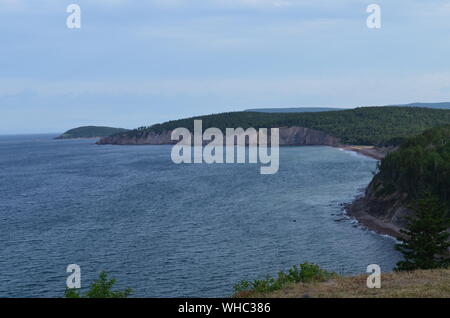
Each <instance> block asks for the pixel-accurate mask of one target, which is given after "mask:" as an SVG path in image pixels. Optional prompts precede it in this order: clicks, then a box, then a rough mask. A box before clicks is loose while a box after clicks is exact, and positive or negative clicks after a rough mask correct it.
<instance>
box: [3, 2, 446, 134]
mask: <svg viewBox="0 0 450 318" xmlns="http://www.w3.org/2000/svg"><path fill="white" fill-rule="evenodd" d="M72 3H75V4H78V5H79V6H80V8H81V28H80V29H69V28H67V26H66V19H67V17H68V16H69V13H67V12H66V8H67V6H68V5H69V4H72ZM373 3H375V4H378V5H379V6H380V8H381V28H380V29H369V28H368V27H367V25H366V20H367V17H368V16H369V15H370V14H369V13H367V12H366V9H367V6H368V5H369V4H373ZM440 101H450V1H446V0H440V1H437V0H427V1H423V0H395V1H392V0H387V1H381V0H370V1H365V0H340V1H336V0H309V1H305V0H71V1H65V0H0V134H20V133H47V132H48V133H50V132H51V133H58V132H63V131H65V130H68V129H70V128H73V127H78V126H83V125H105V126H113V127H124V128H135V127H139V126H148V125H151V124H154V123H157V122H163V121H166V120H171V119H178V118H181V117H187V116H194V115H203V114H211V113H219V112H226V111H237V110H243V109H248V108H263V107H271V108H274V107H316V106H317V107H355V106H369V105H386V104H404V103H410V102H440Z"/></svg>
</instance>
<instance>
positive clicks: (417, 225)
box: [396, 194, 450, 271]
mask: <svg viewBox="0 0 450 318" xmlns="http://www.w3.org/2000/svg"><path fill="white" fill-rule="evenodd" d="M412 209H413V211H414V212H415V214H414V216H413V217H409V218H408V225H407V226H406V229H405V230H402V233H403V234H405V238H403V239H400V240H401V243H400V244H397V246H396V249H397V250H399V251H400V252H402V253H403V256H404V258H405V259H404V260H403V261H400V262H398V263H397V267H396V270H406V271H408V270H415V269H432V268H442V267H447V266H449V265H450V259H449V258H448V256H445V255H446V254H448V248H449V247H450V242H449V237H450V233H448V232H447V229H448V227H449V226H450V219H449V216H448V210H447V208H446V206H445V205H444V204H443V203H442V202H441V201H440V200H439V199H438V198H437V197H435V196H433V195H431V194H426V195H425V196H424V198H423V199H421V200H419V201H418V204H417V206H416V207H414V208H412Z"/></svg>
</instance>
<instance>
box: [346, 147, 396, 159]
mask: <svg viewBox="0 0 450 318" xmlns="http://www.w3.org/2000/svg"><path fill="white" fill-rule="evenodd" d="M337 148H339V149H342V150H347V151H353V152H356V153H359V154H361V155H364V156H366V157H370V158H372V159H375V160H382V159H383V158H384V157H385V156H386V155H387V154H388V152H390V151H392V149H389V148H378V147H375V146H355V145H338V146H337Z"/></svg>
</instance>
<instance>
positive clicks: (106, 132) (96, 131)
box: [55, 126, 128, 139]
mask: <svg viewBox="0 0 450 318" xmlns="http://www.w3.org/2000/svg"><path fill="white" fill-rule="evenodd" d="M126 131H128V129H124V128H113V127H104V126H83V127H78V128H73V129H70V130H68V131H66V132H65V133H63V134H62V135H59V136H58V137H56V138H55V139H84V138H103V137H108V136H111V135H114V134H118V133H123V132H126Z"/></svg>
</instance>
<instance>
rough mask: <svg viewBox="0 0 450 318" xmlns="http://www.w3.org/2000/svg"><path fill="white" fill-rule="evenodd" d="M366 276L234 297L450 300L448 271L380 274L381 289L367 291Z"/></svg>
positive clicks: (341, 278)
mask: <svg viewBox="0 0 450 318" xmlns="http://www.w3.org/2000/svg"><path fill="white" fill-rule="evenodd" d="M366 280H367V275H359V276H352V277H343V276H338V277H335V278H332V279H330V280H328V281H325V282H316V283H295V284H290V285H288V286H285V287H284V288H282V289H280V290H276V291H273V292H267V293H257V292H245V293H242V294H237V295H235V297H268V298H302V297H314V298H315V297H318V298H361V297H364V298H369V297H383V298H406V297H414V298H418V297H419V298H425V297H436V298H443V297H445V298H450V269H439V270H417V271H413V272H394V273H390V274H382V275H381V288H380V289H369V288H367V285H366Z"/></svg>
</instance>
